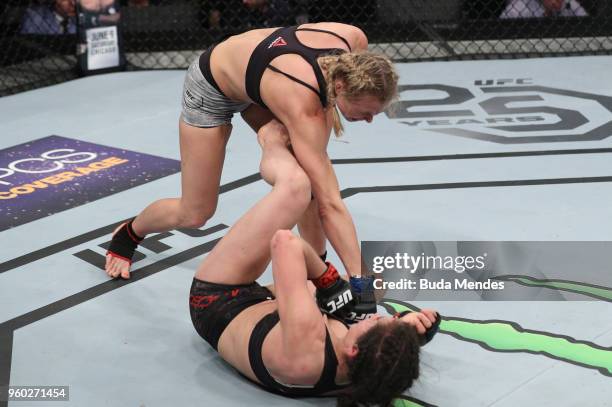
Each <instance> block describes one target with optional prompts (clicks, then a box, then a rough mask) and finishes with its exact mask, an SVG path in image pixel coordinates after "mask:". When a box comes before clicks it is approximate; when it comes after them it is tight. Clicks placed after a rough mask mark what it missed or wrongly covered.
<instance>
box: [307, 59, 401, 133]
mask: <svg viewBox="0 0 612 407" xmlns="http://www.w3.org/2000/svg"><path fill="white" fill-rule="evenodd" d="M318 61H319V63H320V64H321V66H322V67H323V69H325V71H326V78H325V79H326V81H327V89H326V93H327V103H328V106H329V107H332V106H333V108H334V133H335V134H336V136H337V137H338V136H340V135H341V134H342V132H343V131H344V127H343V126H342V122H341V121H340V114H339V113H338V108H337V107H336V106H335V104H336V98H337V97H338V95H337V94H336V86H335V83H336V81H337V80H340V81H342V82H343V83H344V93H343V95H344V96H345V97H346V98H348V99H351V98H357V97H360V96H374V97H376V98H378V100H379V101H380V102H381V103H382V104H383V106H385V107H386V106H387V105H389V103H391V101H392V100H393V99H395V98H396V97H397V80H398V76H397V73H396V72H395V68H394V67H393V63H392V62H391V60H390V59H389V58H387V57H386V56H384V55H381V54H375V53H373V52H369V51H358V52H346V53H343V54H340V55H326V56H322V57H319V59H318Z"/></svg>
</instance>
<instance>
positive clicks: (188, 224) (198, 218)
mask: <svg viewBox="0 0 612 407" xmlns="http://www.w3.org/2000/svg"><path fill="white" fill-rule="evenodd" d="M215 209H216V207H214V208H211V209H205V210H200V211H186V212H184V213H183V214H182V216H181V222H180V224H181V225H180V227H182V228H185V229H198V228H201V227H202V226H204V225H205V224H206V222H208V219H210V218H212V216H213V215H214V214H215Z"/></svg>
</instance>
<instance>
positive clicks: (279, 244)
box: [270, 229, 297, 250]
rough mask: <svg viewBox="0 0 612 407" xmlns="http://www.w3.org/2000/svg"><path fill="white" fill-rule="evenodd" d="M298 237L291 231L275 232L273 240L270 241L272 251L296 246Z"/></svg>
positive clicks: (281, 230) (280, 230)
mask: <svg viewBox="0 0 612 407" xmlns="http://www.w3.org/2000/svg"><path fill="white" fill-rule="evenodd" d="M296 242H297V237H296V236H295V235H294V234H293V232H291V231H290V230H286V229H279V230H277V231H276V232H274V235H273V236H272V240H270V246H271V248H272V250H277V249H281V248H283V247H287V245H293V244H296Z"/></svg>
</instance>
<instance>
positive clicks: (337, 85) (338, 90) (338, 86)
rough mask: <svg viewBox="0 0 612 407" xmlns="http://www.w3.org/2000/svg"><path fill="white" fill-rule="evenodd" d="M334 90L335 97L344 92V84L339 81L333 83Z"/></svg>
mask: <svg viewBox="0 0 612 407" xmlns="http://www.w3.org/2000/svg"><path fill="white" fill-rule="evenodd" d="M334 90H335V91H336V95H339V94H340V93H341V92H342V91H344V82H342V81H341V80H337V81H336V82H334Z"/></svg>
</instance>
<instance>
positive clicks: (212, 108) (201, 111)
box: [181, 51, 251, 127]
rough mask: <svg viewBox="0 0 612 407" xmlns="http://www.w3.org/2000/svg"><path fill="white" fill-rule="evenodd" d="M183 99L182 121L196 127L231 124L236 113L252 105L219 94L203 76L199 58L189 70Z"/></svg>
mask: <svg viewBox="0 0 612 407" xmlns="http://www.w3.org/2000/svg"><path fill="white" fill-rule="evenodd" d="M207 52H208V51H207ZM182 99H183V100H182V107H183V109H182V111H181V119H182V120H183V121H184V122H185V123H187V124H189V125H190V126H195V127H217V126H221V125H224V124H230V123H231V122H232V117H233V116H234V113H240V112H242V111H243V110H245V109H246V108H247V107H249V106H250V105H251V104H250V103H245V102H236V101H234V100H231V99H228V98H227V97H226V96H224V95H223V94H221V93H219V91H218V90H217V89H215V87H214V86H213V85H211V84H210V83H208V81H207V80H206V78H204V75H202V71H201V70H200V65H199V60H198V59H197V58H196V60H195V61H194V62H192V63H191V65H190V66H189V69H188V70H187V75H186V76H185V85H184V86H183V97H182Z"/></svg>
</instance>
